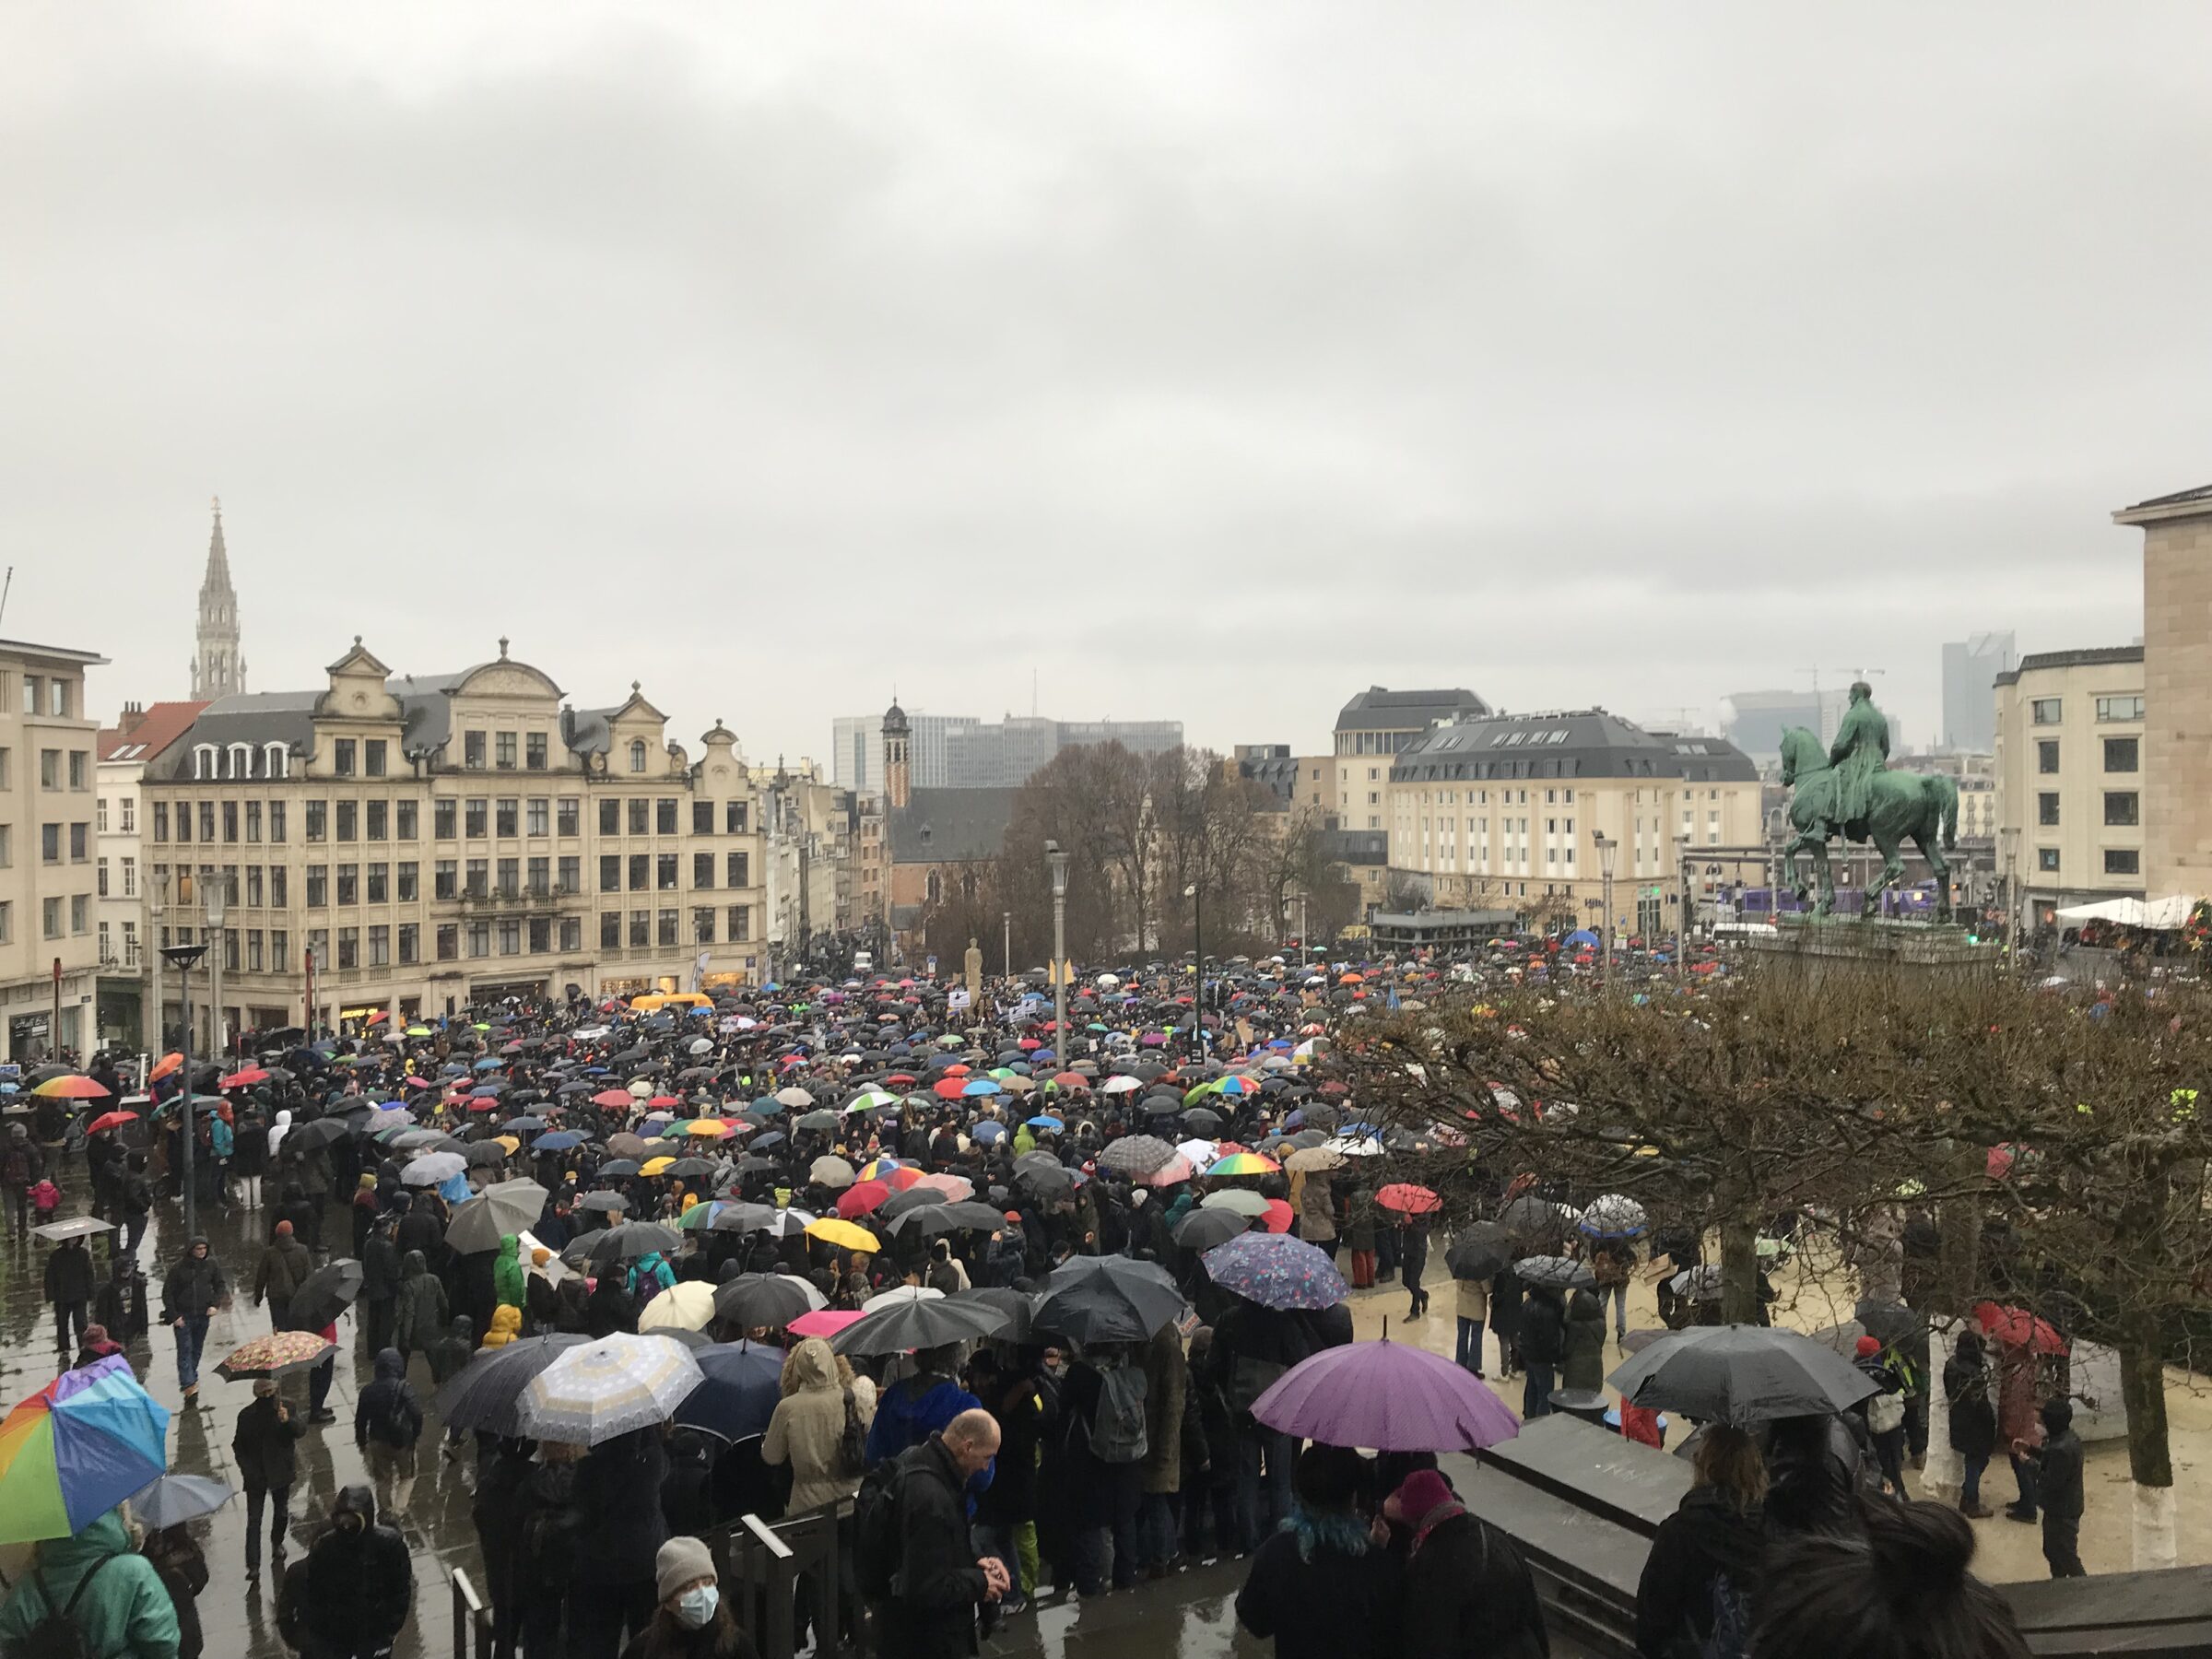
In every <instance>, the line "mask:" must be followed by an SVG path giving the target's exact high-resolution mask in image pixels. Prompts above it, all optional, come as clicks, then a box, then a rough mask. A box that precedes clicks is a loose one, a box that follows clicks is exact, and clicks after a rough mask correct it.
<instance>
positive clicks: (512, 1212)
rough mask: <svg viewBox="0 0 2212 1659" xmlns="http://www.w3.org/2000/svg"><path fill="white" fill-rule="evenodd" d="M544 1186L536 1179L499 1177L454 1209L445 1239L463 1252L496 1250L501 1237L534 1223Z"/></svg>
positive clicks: (540, 1208) (541, 1211)
mask: <svg viewBox="0 0 2212 1659" xmlns="http://www.w3.org/2000/svg"><path fill="white" fill-rule="evenodd" d="M545 1208H546V1189H545V1188H544V1187H542V1186H540V1185H538V1184H537V1182H535V1181H501V1182H496V1183H495V1184H493V1185H491V1186H488V1187H486V1188H485V1189H484V1190H483V1191H482V1192H480V1193H478V1194H477V1195H476V1196H475V1197H474V1198H471V1199H469V1200H468V1201H467V1202H466V1203H465V1204H462V1205H460V1206H458V1207H456V1208H455V1209H454V1211H453V1219H452V1220H451V1221H449V1222H448V1223H446V1228H445V1241H446V1242H447V1243H448V1244H449V1245H451V1246H452V1247H453V1249H455V1250H457V1251H459V1252H460V1253H462V1254H463V1255H468V1254H471V1253H474V1252H476V1251H479V1250H497V1249H498V1248H499V1247H500V1240H501V1239H502V1238H504V1237H506V1236H508V1235H509V1234H511V1233H519V1232H522V1231H524V1230H526V1229H528V1228H529V1227H531V1226H533V1225H535V1222H536V1220H537V1218H538V1217H539V1216H541V1215H543V1214H544V1213H545Z"/></svg>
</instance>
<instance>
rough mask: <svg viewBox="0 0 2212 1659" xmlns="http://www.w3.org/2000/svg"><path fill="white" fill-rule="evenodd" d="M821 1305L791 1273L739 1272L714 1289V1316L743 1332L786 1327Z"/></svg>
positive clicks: (810, 1289) (811, 1289) (819, 1297)
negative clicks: (756, 1328) (763, 1327)
mask: <svg viewBox="0 0 2212 1659" xmlns="http://www.w3.org/2000/svg"><path fill="white" fill-rule="evenodd" d="M823 1305H824V1303H823V1297H822V1293H821V1292H820V1291H819V1290H818V1289H816V1288H814V1286H813V1285H812V1284H811V1283H810V1282H808V1281H807V1280H806V1279H803V1278H801V1277H798V1275H796V1274H794V1273H741V1274H739V1275H738V1276H737V1277H735V1278H734V1279H728V1280H725V1281H724V1282H723V1283H722V1284H719V1285H717V1286H715V1287H714V1316H715V1317H716V1318H717V1319H723V1320H727V1321H728V1322H729V1323H730V1324H735V1325H743V1326H744V1327H745V1328H746V1329H747V1330H751V1329H753V1328H754V1327H755V1326H757V1325H782V1324H790V1323H791V1322H792V1321H793V1320H794V1319H796V1318H797V1317H798V1316H799V1315H800V1314H802V1313H805V1312H810V1311H811V1310H813V1309H815V1308H818V1307H821V1306H823Z"/></svg>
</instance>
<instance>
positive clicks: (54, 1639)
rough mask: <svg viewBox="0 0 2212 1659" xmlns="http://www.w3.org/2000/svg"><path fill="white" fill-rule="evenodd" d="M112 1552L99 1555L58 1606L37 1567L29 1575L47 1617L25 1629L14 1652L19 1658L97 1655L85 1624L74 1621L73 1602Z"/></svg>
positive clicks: (60, 1658) (82, 1658) (73, 1658)
mask: <svg viewBox="0 0 2212 1659" xmlns="http://www.w3.org/2000/svg"><path fill="white" fill-rule="evenodd" d="M113 1559H115V1558H114V1557H113V1556H102V1557H101V1558H100V1559H99V1560H97V1561H95V1562H94V1563H93V1564H92V1570H91V1571H89V1572H88V1573H86V1574H85V1576H84V1577H82V1578H80V1579H78V1580H77V1581H76V1589H74V1590H72V1591H71V1592H70V1593H69V1602H68V1605H67V1606H64V1607H61V1608H59V1609H57V1608H56V1607H55V1606H54V1600H53V1591H51V1590H49V1589H48V1588H47V1587H46V1578H45V1575H44V1574H43V1573H41V1571H39V1570H38V1569H37V1568H36V1567H33V1568H32V1569H31V1570H30V1576H31V1577H32V1578H33V1579H34V1580H36V1581H37V1583H38V1586H39V1594H40V1595H41V1597H43V1598H44V1600H45V1603H46V1617H45V1618H41V1619H40V1620H39V1622H38V1623H37V1624H35V1625H33V1626H31V1627H30V1629H29V1630H28V1631H27V1632H25V1634H24V1637H23V1640H22V1641H19V1642H18V1643H17V1644H16V1646H15V1648H14V1650H13V1651H14V1653H17V1654H18V1655H19V1656H20V1659H96V1655H95V1654H94V1653H93V1652H92V1644H91V1642H89V1641H87V1640H86V1639H85V1631H84V1627H83V1626H81V1625H79V1624H78V1623H77V1622H76V1604H77V1603H78V1602H80V1601H82V1600H83V1599H84V1596H85V1592H86V1591H87V1590H88V1588H90V1587H91V1583H92V1581H93V1580H94V1579H96V1578H98V1577H99V1576H100V1569H101V1568H102V1567H105V1566H106V1565H107V1564H108V1563H109V1562H110V1561H112V1560H113Z"/></svg>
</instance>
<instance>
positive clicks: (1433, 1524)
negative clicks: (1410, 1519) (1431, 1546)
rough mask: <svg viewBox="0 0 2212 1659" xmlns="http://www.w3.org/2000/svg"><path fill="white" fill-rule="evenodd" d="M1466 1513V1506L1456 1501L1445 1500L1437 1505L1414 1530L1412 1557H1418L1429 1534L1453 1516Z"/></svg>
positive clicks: (1453, 1499) (1422, 1518) (1451, 1499)
mask: <svg viewBox="0 0 2212 1659" xmlns="http://www.w3.org/2000/svg"><path fill="white" fill-rule="evenodd" d="M1466 1512H1467V1509H1466V1505H1465V1504H1464V1503H1462V1502H1460V1500H1458V1499H1456V1498H1447V1499H1445V1500H1444V1501H1443V1502H1441V1503H1440V1504H1438V1505H1437V1506H1436V1507H1435V1508H1434V1509H1432V1510H1430V1512H1428V1513H1427V1514H1425V1515H1423V1516H1422V1517H1421V1524H1420V1525H1419V1526H1418V1527H1416V1528H1415V1529H1414V1534H1413V1548H1412V1550H1411V1552H1410V1553H1411V1554H1414V1555H1419V1554H1420V1553H1421V1546H1422V1545H1423V1544H1426V1543H1427V1542H1428V1541H1429V1535H1430V1533H1432V1532H1434V1531H1435V1530H1436V1529H1437V1528H1438V1527H1440V1526H1441V1525H1442V1524H1444V1523H1445V1522H1447V1521H1449V1520H1451V1519H1452V1518H1453V1516H1454V1515H1464V1514H1465V1513H1466Z"/></svg>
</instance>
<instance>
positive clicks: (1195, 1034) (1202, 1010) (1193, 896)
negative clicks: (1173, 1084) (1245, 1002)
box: [1182, 882, 1206, 1060]
mask: <svg viewBox="0 0 2212 1659" xmlns="http://www.w3.org/2000/svg"><path fill="white" fill-rule="evenodd" d="M1182 896H1183V897H1184V898H1185V899H1188V900H1190V901H1191V979H1192V982H1193V983H1192V985H1191V1058H1192V1059H1194V1060H1195V1059H1197V1058H1198V1057H1199V1056H1200V1055H1202V1054H1203V1053H1206V897H1205V895H1204V894H1202V893H1200V892H1199V890H1198V884H1197V883H1196V882H1190V883H1188V884H1186V885H1185V886H1184V888H1183V889H1182Z"/></svg>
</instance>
